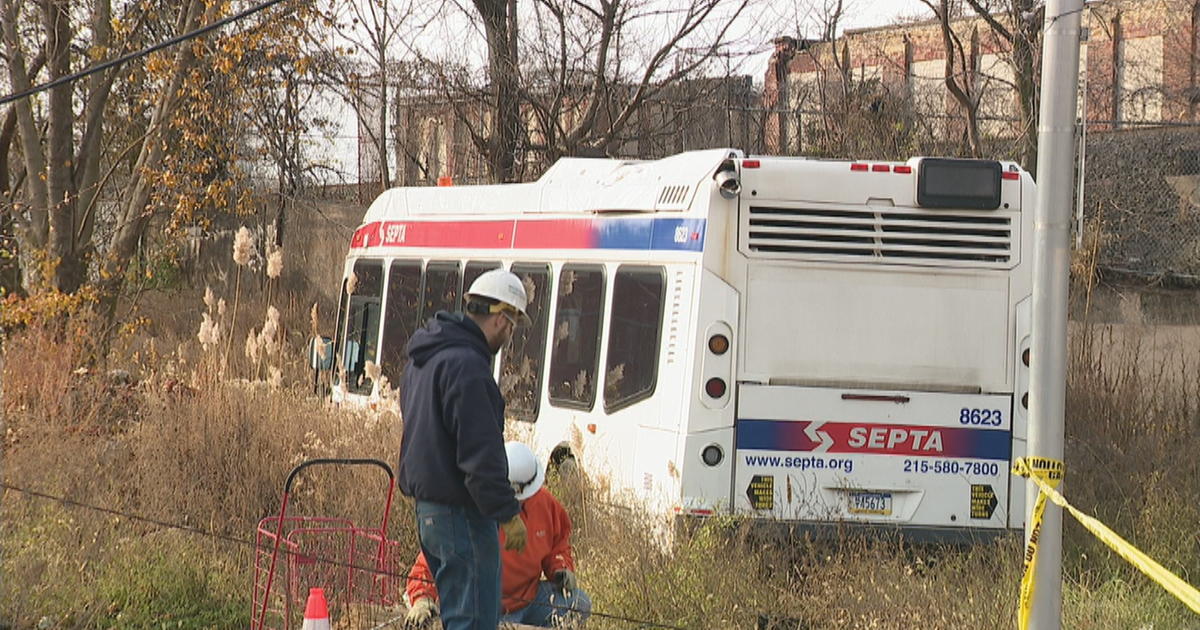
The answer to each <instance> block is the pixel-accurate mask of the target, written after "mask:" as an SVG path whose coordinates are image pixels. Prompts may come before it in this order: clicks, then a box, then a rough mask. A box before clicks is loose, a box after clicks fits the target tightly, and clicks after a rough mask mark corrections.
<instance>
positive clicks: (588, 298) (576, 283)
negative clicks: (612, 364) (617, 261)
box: [549, 265, 604, 409]
mask: <svg viewBox="0 0 1200 630" xmlns="http://www.w3.org/2000/svg"><path fill="white" fill-rule="evenodd" d="M556 313H557V314H556V315H555V318H554V327H553V328H552V329H551V332H550V335H551V336H552V339H553V341H552V342H551V344H552V348H553V350H552V352H551V355H550V381H549V385H550V402H551V404H554V405H556V406H563V407H577V408H581V409H591V408H592V405H593V404H594V403H595V402H596V370H597V368H598V367H599V359H600V334H601V332H602V326H603V323H604V320H603V314H604V268H603V267H600V266H598V265H566V266H564V267H563V270H562V273H561V274H559V277H558V307H557V311H556Z"/></svg>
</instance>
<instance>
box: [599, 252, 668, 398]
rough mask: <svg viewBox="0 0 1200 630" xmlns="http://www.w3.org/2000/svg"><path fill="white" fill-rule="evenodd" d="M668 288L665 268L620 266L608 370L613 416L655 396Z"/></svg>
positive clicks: (607, 395)
mask: <svg viewBox="0 0 1200 630" xmlns="http://www.w3.org/2000/svg"><path fill="white" fill-rule="evenodd" d="M666 284H667V281H666V276H665V275H664V273H663V268H662V267H635V266H632V265H622V266H620V267H618V268H617V275H616V277H615V278H614V279H613V307H612V320H611V321H610V322H609V325H608V365H607V366H605V369H604V410H605V411H607V412H609V413H611V412H613V411H616V410H618V409H621V408H623V407H628V406H629V405H632V404H633V403H635V402H637V401H639V400H643V399H646V398H649V397H650V396H651V395H652V394H653V393H654V386H655V384H656V383H657V381H658V350H659V347H658V344H659V341H660V340H661V338H662V316H663V304H664V301H665V300H664V298H665V296H666Z"/></svg>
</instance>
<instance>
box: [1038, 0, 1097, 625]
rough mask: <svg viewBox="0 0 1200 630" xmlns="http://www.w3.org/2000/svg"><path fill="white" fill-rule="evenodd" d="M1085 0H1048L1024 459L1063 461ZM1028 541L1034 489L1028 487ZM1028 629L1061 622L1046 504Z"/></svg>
mask: <svg viewBox="0 0 1200 630" xmlns="http://www.w3.org/2000/svg"><path fill="white" fill-rule="evenodd" d="M1082 13H1083V0H1047V2H1046V14H1045V22H1044V25H1043V33H1044V35H1043V41H1042V97H1041V105H1040V108H1039V110H1038V112H1039V114H1038V168H1037V185H1038V189H1037V207H1036V208H1035V210H1034V230H1033V238H1034V255H1033V272H1034V277H1033V343H1032V351H1031V361H1030V363H1031V365H1030V381H1031V382H1030V392H1029V425H1030V426H1029V455H1031V456H1034V457H1046V458H1050V459H1054V460H1060V461H1061V460H1062V458H1063V419H1064V414H1065V410H1066V389H1067V387H1066V376H1067V288H1068V285H1069V282H1070V276H1069V270H1070V265H1071V197H1072V195H1071V193H1072V188H1073V183H1074V182H1073V178H1074V174H1075V168H1074V167H1075V159H1074V157H1075V156H1074V152H1075V137H1074V132H1075V116H1076V110H1075V104H1076V101H1075V97H1076V93H1077V91H1078V89H1079V25H1080V18H1081V14H1082ZM1025 491H1026V495H1025V496H1026V503H1027V508H1026V511H1025V514H1026V519H1025V523H1026V524H1025V539H1026V542H1027V543H1028V540H1029V535H1030V528H1031V527H1032V526H1033V523H1032V519H1031V518H1030V513H1031V512H1032V510H1033V502H1034V500H1035V499H1036V498H1037V495H1038V488H1037V486H1036V485H1034V484H1033V482H1032V481H1030V482H1027V483H1026V486H1025ZM1033 570H1034V575H1035V579H1036V590H1035V591H1034V593H1033V598H1032V599H1033V605H1032V609H1031V612H1030V616H1029V628H1031V629H1032V630H1058V628H1060V627H1061V623H1062V509H1061V508H1059V507H1058V506H1056V505H1054V504H1053V503H1051V504H1050V505H1047V506H1046V513H1045V520H1044V521H1043V522H1042V527H1041V532H1040V534H1039V541H1038V552H1037V560H1036V562H1035V563H1034V567H1033Z"/></svg>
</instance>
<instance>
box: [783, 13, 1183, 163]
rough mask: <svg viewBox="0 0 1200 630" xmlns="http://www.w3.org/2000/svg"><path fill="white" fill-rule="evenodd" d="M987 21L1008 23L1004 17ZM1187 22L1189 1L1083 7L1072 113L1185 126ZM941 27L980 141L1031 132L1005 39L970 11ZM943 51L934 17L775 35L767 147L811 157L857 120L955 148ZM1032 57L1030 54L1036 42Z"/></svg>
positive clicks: (958, 108) (1118, 122)
mask: <svg viewBox="0 0 1200 630" xmlns="http://www.w3.org/2000/svg"><path fill="white" fill-rule="evenodd" d="M968 12H969V9H968ZM997 19H998V20H999V21H1000V23H1001V24H1004V25H1006V26H1011V24H1010V22H1011V21H1010V20H1008V18H1007V17H1001V16H998V17H997ZM1033 19H1039V20H1040V19H1041V18H1040V16H1037V17H1034V18H1033ZM1198 20H1200V2H1194V1H1193V0H1186V1H1185V0H1100V1H1096V2H1089V3H1088V4H1087V5H1086V8H1085V11H1084V15H1083V16H1082V26H1083V27H1084V29H1085V33H1086V41H1084V42H1081V45H1080V80H1081V84H1082V85H1083V86H1084V89H1086V94H1087V98H1086V103H1085V102H1084V100H1083V99H1081V103H1080V109H1081V113H1084V111H1083V110H1085V109H1086V113H1085V116H1086V119H1087V121H1088V130H1089V131H1093V130H1095V131H1105V130H1112V129H1120V128H1126V127H1145V126H1158V125H1162V124H1164V123H1173V122H1195V121H1196V115H1197V111H1196V102H1197V95H1198V91H1197V81H1198V77H1197V74H1198V72H1197V70H1198V64H1197V40H1198V38H1200V33H1198V32H1197V28H1198ZM951 27H952V32H953V34H954V36H955V38H956V40H957V46H961V49H960V50H961V51H962V55H963V57H965V59H966V63H964V62H963V61H961V60H959V59H955V61H956V63H955V67H954V68H953V70H952V76H953V78H954V79H955V80H957V81H958V82H959V83H960V84H962V85H967V86H969V89H970V91H971V92H972V97H973V99H974V100H975V101H976V102H977V103H978V106H977V109H976V112H975V114H976V116H977V118H978V127H979V131H980V134H981V135H982V136H984V137H986V138H988V139H990V140H991V141H992V142H991V145H992V146H993V147H996V145H997V141H998V140H1004V139H1010V140H1015V139H1018V138H1019V137H1021V136H1023V135H1024V134H1032V133H1036V129H1035V128H1031V127H1033V126H1031V125H1030V124H1029V123H1028V122H1027V121H1023V120H1022V118H1021V116H1020V111H1021V110H1020V108H1019V107H1018V101H1017V98H1018V96H1017V90H1016V87H1015V83H1016V82H1015V80H1014V79H1015V78H1016V77H1015V73H1014V67H1015V63H1014V59H1013V55H1012V51H1011V47H1010V46H1009V45H1008V43H1007V40H1005V39H1004V38H1001V37H998V36H997V35H996V33H995V32H994V31H993V29H992V27H991V26H989V25H988V23H987V22H986V21H985V20H984V19H982V18H980V17H978V16H975V15H973V14H969V13H968V14H967V15H965V16H964V17H960V18H956V19H953V20H952V21H951ZM1010 30H1011V29H1010ZM957 46H956V47H957ZM945 50H946V46H945V44H944V39H943V34H942V28H941V23H940V22H939V21H937V20H929V21H923V22H915V23H908V24H897V25H892V26H885V27H878V28H870V29H858V30H850V31H847V32H846V33H845V34H844V35H843V36H842V37H840V38H838V39H836V40H834V41H811V40H801V39H795V38H791V37H780V38H778V39H777V40H776V41H775V52H774V54H773V55H772V58H771V61H770V64H769V67H768V70H767V73H766V76H765V77H764V79H765V80H764V90H763V105H764V108H765V109H767V110H768V111H770V112H771V114H770V115H769V116H768V120H767V122H766V127H765V134H766V137H765V145H766V147H767V150H768V151H769V152H783V153H799V152H813V150H814V149H818V151H817V152H818V153H819V152H820V151H819V149H820V148H821V146H822V145H823V144H824V145H825V146H829V145H831V144H832V143H834V142H837V141H841V143H842V144H845V142H846V141H847V138H846V137H844V136H845V135H846V133H847V132H846V129H844V127H845V126H846V125H849V124H850V121H851V120H852V119H857V118H862V116H861V114H862V113H863V112H867V113H868V116H867V118H870V117H871V116H876V117H880V116H883V117H887V121H888V122H891V123H895V124H894V125H893V126H892V127H883V128H882V129H883V130H884V132H885V135H886V133H890V131H888V130H890V129H893V128H907V129H910V130H911V131H912V137H910V138H908V139H907V140H906V141H907V142H908V143H909V144H910V145H911V144H912V142H913V141H914V140H913V138H921V139H923V140H924V141H931V142H941V144H942V148H943V149H945V147H946V145H947V144H949V145H953V144H955V143H957V142H958V141H959V139H960V138H961V137H962V136H963V134H964V127H965V125H966V120H967V115H966V107H965V106H964V105H962V104H961V103H960V102H959V100H957V99H955V98H954V97H953V96H952V95H951V93H950V91H949V90H948V88H947V86H946V74H947V69H946V56H947V55H946V52H945ZM1034 53H1035V54H1036V55H1037V56H1040V53H1041V50H1040V42H1039V43H1038V44H1037V45H1036V46H1035V47H1034ZM1035 63H1036V58H1035ZM964 68H965V69H964ZM1036 84H1037V83H1036V80H1035V82H1034V85H1036ZM900 123H903V124H900ZM897 125H898V126H897ZM875 131H876V132H878V131H879V130H878V129H876V130H875ZM839 133H840V134H841V136H842V137H838V136H837V134H839ZM831 134H833V136H832V137H831ZM876 135H878V134H876ZM875 140H879V138H878V137H876V138H875ZM999 144H1000V146H999V147H998V150H999V151H1000V152H1001V153H1003V152H1004V147H1003V143H1002V142H1001V143H999ZM877 152H880V151H878V150H877ZM886 152H887V151H882V153H886Z"/></svg>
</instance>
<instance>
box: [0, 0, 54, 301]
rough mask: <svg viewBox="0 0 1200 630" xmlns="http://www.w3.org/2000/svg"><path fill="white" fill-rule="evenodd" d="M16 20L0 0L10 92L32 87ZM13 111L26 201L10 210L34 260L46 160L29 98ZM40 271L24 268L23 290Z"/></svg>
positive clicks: (8, 1)
mask: <svg viewBox="0 0 1200 630" xmlns="http://www.w3.org/2000/svg"><path fill="white" fill-rule="evenodd" d="M19 21H20V11H19V9H18V7H17V4H16V3H15V2H14V0H3V16H2V17H0V28H2V29H3V32H4V49H5V52H6V53H7V57H8V75H9V84H10V85H11V87H12V90H13V91H14V92H23V91H25V90H28V89H29V88H30V87H32V82H31V80H30V78H29V77H30V73H29V70H28V67H27V65H26V62H25V52H24V50H22V48H21V40H20V36H19V34H18V33H17V24H18V23H19ZM13 111H14V112H15V113H16V117H17V133H18V136H19V137H20V139H21V154H22V157H23V158H24V160H25V182H26V185H27V186H28V187H29V192H28V198H29V202H28V205H17V204H16V203H14V205H13V207H12V208H11V212H13V214H14V221H16V222H18V223H19V225H17V226H16V232H17V236H18V238H19V241H20V247H21V250H22V252H21V255H22V256H23V257H24V259H25V260H29V261H34V260H35V258H36V257H37V256H38V255H40V254H41V253H43V252H44V250H45V247H46V236H47V232H48V229H49V214H48V209H49V207H50V203H49V197H50V193H49V190H48V189H47V186H46V161H45V155H44V154H43V153H42V145H41V138H40V136H39V134H38V126H37V122H36V121H35V120H34V118H33V108H32V106H30V104H29V99H20V100H18V101H16V102H15V103H13ZM22 215H27V216H28V218H27V219H21V218H20V217H21V216H22ZM42 271H43V266H42V265H39V264H31V265H29V266H28V267H27V268H26V269H25V273H24V277H23V278H22V280H23V281H24V282H25V289H26V290H29V291H37V290H41V289H43V288H44V286H45V284H46V282H47V280H48V278H44V277H43V274H42Z"/></svg>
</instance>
